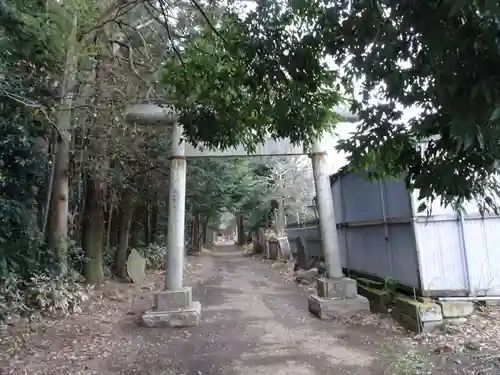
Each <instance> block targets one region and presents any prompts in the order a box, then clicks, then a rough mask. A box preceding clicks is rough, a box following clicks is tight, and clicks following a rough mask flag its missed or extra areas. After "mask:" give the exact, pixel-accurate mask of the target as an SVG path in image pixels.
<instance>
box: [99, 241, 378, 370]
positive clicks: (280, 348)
mask: <svg viewBox="0 0 500 375" xmlns="http://www.w3.org/2000/svg"><path fill="white" fill-rule="evenodd" d="M215 251H216V252H215V253H214V254H213V256H212V259H213V261H214V270H213V273H212V274H211V275H209V277H208V278H207V279H206V280H204V281H202V282H200V283H198V285H197V286H195V288H194V296H195V297H194V298H195V299H196V300H199V301H201V303H202V308H203V313H202V314H203V322H202V324H201V325H200V326H199V327H195V328H190V329H185V330H180V331H175V330H161V329H140V328H137V330H138V331H139V332H140V336H141V337H143V338H146V339H147V340H149V341H150V343H151V344H152V345H151V346H150V350H148V352H147V353H142V355H138V356H134V357H127V358H121V359H120V360H118V361H117V360H116V358H110V359H109V362H108V363H107V364H101V366H102V365H104V366H103V370H104V369H107V370H108V373H112V374H123V375H132V374H134V375H135V374H150V375H153V374H154V375H160V374H165V375H167V374H172V375H173V374H175V375H180V374H186V375H201V374H202V375H209V374H210V375H212V374H213V375H327V374H335V375H336V374H356V375H364V374H366V375H368V374H382V373H383V372H384V370H385V369H386V368H387V361H386V360H385V356H386V355H387V354H388V353H387V347H385V346H384V337H383V332H380V333H376V332H373V330H374V328H373V327H370V328H369V329H363V327H349V326H346V325H343V324H340V323H338V324H335V323H332V322H323V321H320V320H318V319H316V318H314V317H312V316H311V315H310V314H309V313H308V309H307V294H305V293H304V291H303V289H302V288H300V287H298V286H296V285H292V284H286V283H284V280H283V278H282V277H281V276H280V274H279V272H277V271H276V269H272V268H270V267H269V263H266V262H260V261H256V260H255V259H251V258H246V257H243V256H242V255H241V254H240V253H239V252H238V249H236V248H234V247H232V246H223V247H218V249H216V250H215ZM173 332H175V333H174V334H173ZM173 335H174V336H173Z"/></svg>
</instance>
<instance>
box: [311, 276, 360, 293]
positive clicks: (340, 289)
mask: <svg viewBox="0 0 500 375" xmlns="http://www.w3.org/2000/svg"><path fill="white" fill-rule="evenodd" d="M316 287H317V289H318V296H319V297H322V298H357V297H358V287H357V283H356V280H354V279H350V278H348V277H341V278H339V279H333V278H328V279H326V278H321V279H319V280H318V281H317V283H316Z"/></svg>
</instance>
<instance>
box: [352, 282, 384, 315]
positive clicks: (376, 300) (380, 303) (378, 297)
mask: <svg viewBox="0 0 500 375" xmlns="http://www.w3.org/2000/svg"><path fill="white" fill-rule="evenodd" d="M358 293H359V294H360V295H361V296H363V297H366V298H368V301H370V311H371V312H372V313H374V314H387V313H388V312H389V306H390V305H391V302H392V295H391V293H389V292H387V291H385V290H380V289H374V288H369V287H366V286H363V285H358Z"/></svg>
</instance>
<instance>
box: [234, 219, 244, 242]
mask: <svg viewBox="0 0 500 375" xmlns="http://www.w3.org/2000/svg"><path fill="white" fill-rule="evenodd" d="M236 223H237V224H236V225H237V228H238V229H237V231H238V239H237V240H238V245H244V244H245V227H244V217H243V214H238V215H237V216H236Z"/></svg>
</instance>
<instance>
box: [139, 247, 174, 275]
mask: <svg viewBox="0 0 500 375" xmlns="http://www.w3.org/2000/svg"><path fill="white" fill-rule="evenodd" d="M136 250H137V251H138V252H139V254H141V255H142V256H143V257H144V259H146V269H148V270H164V269H165V257H166V256H167V248H166V247H164V246H160V245H157V244H149V246H143V247H139V248H137V249H136Z"/></svg>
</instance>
